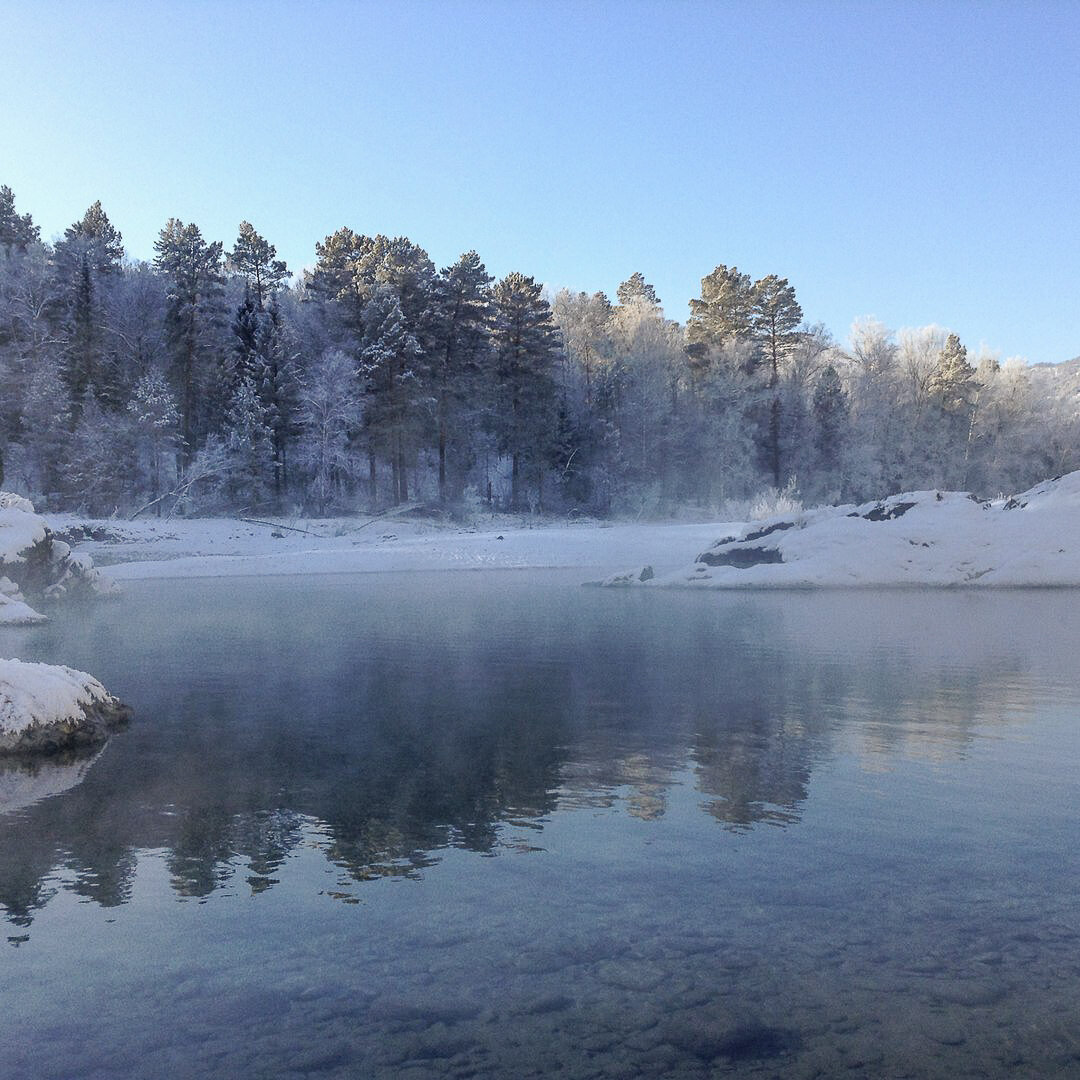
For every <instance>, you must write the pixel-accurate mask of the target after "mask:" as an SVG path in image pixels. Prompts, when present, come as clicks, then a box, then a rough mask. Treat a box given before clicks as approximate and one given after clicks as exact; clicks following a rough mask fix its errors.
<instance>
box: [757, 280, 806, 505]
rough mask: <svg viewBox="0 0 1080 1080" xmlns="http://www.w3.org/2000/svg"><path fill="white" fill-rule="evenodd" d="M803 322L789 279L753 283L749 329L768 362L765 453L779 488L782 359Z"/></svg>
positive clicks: (774, 481)
mask: <svg viewBox="0 0 1080 1080" xmlns="http://www.w3.org/2000/svg"><path fill="white" fill-rule="evenodd" d="M801 321H802V308H801V307H800V306H799V304H798V301H797V300H796V299H795V290H794V288H792V286H791V285H789V284H788V280H787V278H779V277H777V276H776V275H775V274H769V275H768V277H763V278H762V279H761V280H760V281H758V282H756V283H755V284H754V288H753V290H752V293H751V298H750V328H751V333H752V334H753V336H754V339H755V341H756V342H757V343H758V345H759V347H760V348H761V350H762V352H763V353H764V356H765V360H766V361H767V363H768V365H769V380H768V385H769V390H770V392H771V393H770V401H769V419H768V431H767V434H766V437H765V452H766V458H767V461H768V466H769V471H770V472H771V473H772V478H773V486H774V487H777V488H779V487H780V479H781V431H780V428H781V412H782V408H781V399H780V392H779V385H780V361H781V359H782V358H783V357H784V356H786V355H787V354H788V353H789V352H790V351H791V349H792V348H794V346H795V344H796V342H797V341H798V340H799V335H798V334H797V332H796V329H797V327H798V325H799V323H800V322H801Z"/></svg>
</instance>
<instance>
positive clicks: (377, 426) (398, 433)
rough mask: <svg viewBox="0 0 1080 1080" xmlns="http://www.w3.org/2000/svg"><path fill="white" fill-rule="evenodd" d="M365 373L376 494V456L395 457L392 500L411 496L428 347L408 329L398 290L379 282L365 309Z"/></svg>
mask: <svg viewBox="0 0 1080 1080" xmlns="http://www.w3.org/2000/svg"><path fill="white" fill-rule="evenodd" d="M364 323H365V325H364V340H363V349H362V351H361V353H360V365H359V369H360V375H361V379H362V381H363V387H364V431H365V435H366V438H367V442H368V452H369V462H370V471H369V479H370V483H371V494H372V498H373V499H374V498H375V494H376V491H375V480H376V476H375V460H376V457H377V456H379V455H382V456H384V457H386V458H387V459H388V460H389V461H390V468H391V477H392V480H391V499H392V501H393V502H394V503H395V504H398V503H403V502H405V501H407V500H408V497H409V481H408V468H409V465H410V463H411V461H412V457H413V454H414V453H415V451H416V446H417V443H418V441H419V434H420V428H421V422H422V420H421V415H420V410H421V408H422V406H423V404H424V402H423V394H424V372H423V370H422V367H421V364H422V361H423V358H424V352H423V350H422V349H421V347H420V344H419V342H418V341H417V340H416V337H415V335H414V334H413V333H412V331H411V330H410V329H409V326H408V323H407V322H406V319H405V314H404V312H403V311H402V309H401V301H400V300H399V298H398V293H397V291H396V290H395V289H394V288H393V287H392V286H389V285H384V286H380V287H378V288H377V289H376V291H375V293H374V295H373V296H372V297H371V299H370V300H369V301H368V303H367V305H366V307H365V310H364Z"/></svg>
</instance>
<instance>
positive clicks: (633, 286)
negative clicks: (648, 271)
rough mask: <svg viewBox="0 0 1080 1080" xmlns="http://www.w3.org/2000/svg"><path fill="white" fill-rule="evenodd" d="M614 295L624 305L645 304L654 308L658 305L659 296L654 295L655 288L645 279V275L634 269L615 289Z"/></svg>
mask: <svg viewBox="0 0 1080 1080" xmlns="http://www.w3.org/2000/svg"><path fill="white" fill-rule="evenodd" d="M615 296H616V298H617V299H618V301H619V303H620V304H622V305H623V306H624V307H625V306H628V305H630V304H645V305H646V306H648V307H654V308H658V307H659V306H660V297H659V296H657V295H656V290H655V289H654V288H653V287H652V286H651V285H650V284H649V283H648V282H647V281H646V280H645V275H644V274H642V273H640V272H639V271H634V273H632V274H631V275H630V276H629V277H628V278H627V279H626V281H624V282H623V283H622V284H621V285H620V286H619V287H618V289H616V290H615Z"/></svg>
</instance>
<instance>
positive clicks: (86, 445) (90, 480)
mask: <svg viewBox="0 0 1080 1080" xmlns="http://www.w3.org/2000/svg"><path fill="white" fill-rule="evenodd" d="M132 464H133V458H132V445H131V433H130V429H129V427H128V425H127V423H126V422H125V418H124V417H122V416H118V415H117V414H115V413H113V412H111V411H108V410H106V409H103V408H102V406H101V403H100V402H99V401H98V399H97V397H96V396H95V395H94V393H93V388H92V387H91V388H90V389H89V390H88V391H87V394H86V400H85V401H84V402H83V403H82V408H81V409H80V410H79V419H78V422H77V423H76V425H75V430H74V431H73V432H72V435H71V440H70V443H69V446H68V454H67V461H66V464H65V468H64V471H63V474H62V483H63V490H65V491H66V493H67V495H68V498H69V501H70V502H71V504H72V505H73V506H76V507H79V508H80V509H83V510H85V511H86V512H87V513H90V514H92V515H94V516H98V517H103V516H106V515H109V514H113V513H115V512H116V511H117V510H118V509H119V508H120V506H121V505H122V504H123V502H124V501H125V498H126V494H127V492H129V491H130V490H131V481H132Z"/></svg>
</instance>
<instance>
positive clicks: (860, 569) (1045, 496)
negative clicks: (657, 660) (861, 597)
mask: <svg viewBox="0 0 1080 1080" xmlns="http://www.w3.org/2000/svg"><path fill="white" fill-rule="evenodd" d="M643 577H644V575H642V574H641V572H640V571H628V572H623V573H621V574H614V575H611V576H609V577H608V578H607V579H605V581H604V582H603V584H605V585H612V586H621V587H626V586H632V587H635V588H665V587H667V588H673V587H676V588H677V587H683V588H699V589H701V588H704V589H737V588H757V589H761V588H778V589H791V588H812V587H818V588H820V587H830V588H836V587H851V586H862V587H877V588H883V587H886V588H895V587H903V586H918V587H925V586H939V587H940V586H946V587H950V586H952V587H955V586H977V587H980V588H985V587H990V586H997V587H1010V588H1020V587H1076V586H1080V472H1074V473H1069V474H1068V475H1066V476H1061V477H1055V478H1054V479H1053V480H1047V481H1045V482H1043V483H1041V484H1037V485H1036V486H1035V487H1033V488H1031V489H1030V490H1029V491H1025V492H1023V493H1022V494H1019V495H1014V496H1012V497H1010V498H1000V499H995V500H984V499H978V498H976V497H975V496H973V495H968V494H965V493H963V492H943V491H915V492H907V493H904V494H900V495H892V496H890V497H889V498H887V499H883V500H880V501H879V502H873V503H864V504H862V505H860V506H836V507H824V508H820V509H816V510H808V511H806V512H804V513H801V514H793V515H782V516H777V517H773V518H769V519H766V520H764V521H758V522H753V523H751V524H749V525H744V526H741V527H740V528H738V529H737V530H735V531H734V532H727V531H724V532H721V531H719V530H718V535H717V538H716V539H715V540H714V542H713V543H712V544H711V545H710V546H709V547H708V548H706V549H705V550H703V551H702V552H701V553H700V554H699V555H698V556H697V558H696V559H695V560H694V561H693V562H690V563H689V564H688V565H686V566H684V567H682V568H681V569H680V570H677V571H674V572H668V573H657V574H655V576H652V577H649V578H648V579H647V580H643Z"/></svg>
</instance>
